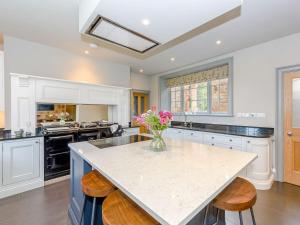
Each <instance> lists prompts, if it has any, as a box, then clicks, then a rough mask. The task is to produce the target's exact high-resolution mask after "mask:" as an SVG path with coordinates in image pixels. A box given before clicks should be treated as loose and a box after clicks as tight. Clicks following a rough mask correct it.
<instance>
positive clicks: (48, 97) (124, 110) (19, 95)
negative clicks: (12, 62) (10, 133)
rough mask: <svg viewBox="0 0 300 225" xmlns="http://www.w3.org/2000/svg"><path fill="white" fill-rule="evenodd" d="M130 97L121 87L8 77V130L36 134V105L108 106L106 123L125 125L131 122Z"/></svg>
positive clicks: (127, 90) (41, 78)
mask: <svg viewBox="0 0 300 225" xmlns="http://www.w3.org/2000/svg"><path fill="white" fill-rule="evenodd" d="M129 93H130V91H129V89H128V88H124V87H110V86H104V85H103V86H100V85H93V84H84V83H77V82H73V81H66V80H58V79H50V78H43V77H35V76H30V75H22V74H11V129H12V130H19V129H24V130H28V129H29V128H30V131H31V132H34V131H35V127H36V103H66V104H67V103H72V104H106V105H111V106H112V107H110V111H109V115H111V116H109V120H110V121H113V122H118V123H120V124H121V125H127V123H128V121H130V116H129V115H130V98H129V97H130V95H129Z"/></svg>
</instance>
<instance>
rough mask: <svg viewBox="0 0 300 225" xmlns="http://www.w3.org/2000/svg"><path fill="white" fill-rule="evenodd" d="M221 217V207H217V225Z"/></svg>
mask: <svg viewBox="0 0 300 225" xmlns="http://www.w3.org/2000/svg"><path fill="white" fill-rule="evenodd" d="M219 217H220V209H218V208H217V222H216V225H218V224H219Z"/></svg>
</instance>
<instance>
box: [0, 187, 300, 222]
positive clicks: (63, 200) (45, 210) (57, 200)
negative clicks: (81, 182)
mask: <svg viewBox="0 0 300 225" xmlns="http://www.w3.org/2000/svg"><path fill="white" fill-rule="evenodd" d="M68 202H69V182H68V181H62V182H60V183H56V184H52V185H49V186H46V187H44V188H39V189H36V190H33V191H29V192H25V193H22V194H19V195H16V196H13V197H9V198H5V199H1V200H0V225H69V220H68V214H67V207H68ZM254 210H255V216H256V221H257V225H299V224H300V222H299V221H300V187H298V186H294V185H290V184H285V183H278V182H275V183H274V185H273V187H272V189H271V190H269V191H258V200H257V203H256V205H255V207H254ZM243 215H244V225H248V224H249V225H250V224H252V222H251V219H250V213H249V212H244V213H243ZM227 224H228V225H237V224H239V220H238V214H237V213H228V214H227Z"/></svg>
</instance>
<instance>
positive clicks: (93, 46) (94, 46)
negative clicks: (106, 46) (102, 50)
mask: <svg viewBox="0 0 300 225" xmlns="http://www.w3.org/2000/svg"><path fill="white" fill-rule="evenodd" d="M90 47H91V48H98V45H96V44H94V43H90Z"/></svg>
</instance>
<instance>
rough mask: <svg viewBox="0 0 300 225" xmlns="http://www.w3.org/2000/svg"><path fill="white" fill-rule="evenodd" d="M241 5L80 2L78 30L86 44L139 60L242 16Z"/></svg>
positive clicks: (215, 0) (167, 0) (209, 0)
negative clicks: (133, 55) (222, 21)
mask: <svg viewBox="0 0 300 225" xmlns="http://www.w3.org/2000/svg"><path fill="white" fill-rule="evenodd" d="M241 4H242V0H222V1H220V0H200V1H199V0H189V1H182V0H164V1H160V0H152V1H147V0H93V1H92V0H89V1H87V0H81V1H80V4H79V30H80V33H81V34H82V37H83V40H87V41H89V42H94V43H97V44H99V45H101V46H103V47H107V48H111V49H113V50H117V51H121V52H122V51H123V53H125V54H126V53H134V54H135V55H137V56H139V55H145V54H146V53H148V52H151V51H154V50H156V49H160V48H161V49H164V48H163V46H167V45H169V46H170V43H171V42H174V43H175V42H176V43H175V44H178V43H180V42H182V41H185V40H186V39H187V38H192V37H193V35H191V32H193V31H196V30H197V29H199V28H200V27H201V26H207V25H208V24H209V23H210V22H212V21H214V20H216V19H218V18H221V17H222V16H224V15H225V16H224V18H223V20H224V23H225V22H226V21H227V20H228V15H227V14H230V13H231V12H232V11H237V10H238V12H239V13H240V8H241ZM226 15H227V17H226ZM236 16H239V14H238V15H235V16H232V18H230V19H233V18H235V17H236ZM229 17H230V16H229ZM219 20H220V19H219ZM217 25H220V21H218V22H217V23H215V26H217ZM210 26H211V25H210ZM213 27H214V26H211V27H206V28H205V27H204V28H205V29H202V30H203V32H205V31H206V30H208V29H212V28H213ZM187 34H188V35H187ZM185 35H186V36H187V38H184V36H185ZM197 35H199V32H198V33H197ZM200 35H201V34H200ZM150 50H151V51H150Z"/></svg>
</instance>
